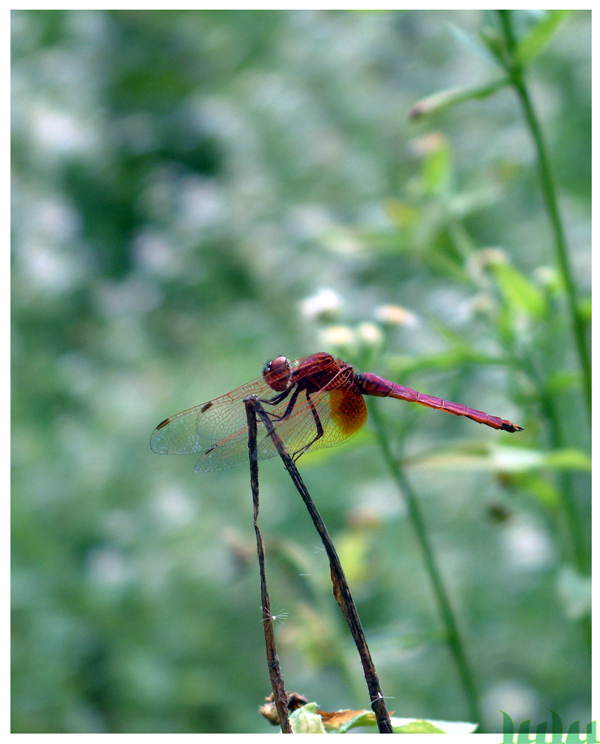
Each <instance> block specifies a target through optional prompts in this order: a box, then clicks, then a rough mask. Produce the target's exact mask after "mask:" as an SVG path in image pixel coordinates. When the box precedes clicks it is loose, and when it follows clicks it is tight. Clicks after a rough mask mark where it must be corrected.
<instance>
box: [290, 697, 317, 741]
mask: <svg viewBox="0 0 600 744" xmlns="http://www.w3.org/2000/svg"><path fill="white" fill-rule="evenodd" d="M290 724H291V726H292V731H293V732H294V733H295V734H325V733H326V731H325V729H324V728H323V721H322V719H321V716H320V715H319V714H318V713H317V704H316V703H307V704H306V705H303V706H302V707H301V708H298V709H297V710H295V711H294V712H293V713H292V714H291V715H290Z"/></svg>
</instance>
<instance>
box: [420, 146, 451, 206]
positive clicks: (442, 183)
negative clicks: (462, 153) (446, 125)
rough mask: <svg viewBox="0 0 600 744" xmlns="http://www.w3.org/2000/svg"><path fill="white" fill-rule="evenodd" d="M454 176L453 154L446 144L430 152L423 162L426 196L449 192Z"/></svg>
mask: <svg viewBox="0 0 600 744" xmlns="http://www.w3.org/2000/svg"><path fill="white" fill-rule="evenodd" d="M451 176H452V153H451V151H450V147H449V146H448V144H447V143H446V142H444V143H442V144H440V145H439V146H438V147H435V148H434V149H432V150H430V151H429V152H428V153H427V155H426V156H425V159H424V161H423V171H422V179H423V187H424V192H425V193H426V194H441V193H444V192H446V191H448V187H449V185H450V180H451Z"/></svg>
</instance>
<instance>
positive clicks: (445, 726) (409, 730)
mask: <svg viewBox="0 0 600 744" xmlns="http://www.w3.org/2000/svg"><path fill="white" fill-rule="evenodd" d="M391 720H392V728H393V729H394V733H396V734H472V733H474V731H475V730H476V729H477V727H478V725H479V724H477V723H469V722H467V721H426V720H422V719H418V718H415V719H411V718H395V717H392V719H391Z"/></svg>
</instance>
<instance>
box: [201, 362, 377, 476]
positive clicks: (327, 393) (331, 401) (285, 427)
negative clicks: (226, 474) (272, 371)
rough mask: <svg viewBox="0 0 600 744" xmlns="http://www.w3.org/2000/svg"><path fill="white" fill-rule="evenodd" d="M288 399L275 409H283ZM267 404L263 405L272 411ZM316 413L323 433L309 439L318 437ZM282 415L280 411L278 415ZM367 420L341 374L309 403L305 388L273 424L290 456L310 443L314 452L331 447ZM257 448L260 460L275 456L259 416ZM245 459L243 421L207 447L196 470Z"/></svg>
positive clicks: (356, 393)
mask: <svg viewBox="0 0 600 744" xmlns="http://www.w3.org/2000/svg"><path fill="white" fill-rule="evenodd" d="M288 402H289V399H287V400H285V401H283V403H281V404H279V406H277V407H276V408H277V409H278V412H280V411H284V410H285V405H286V404H287V403H288ZM270 408H271V407H270V406H265V410H266V411H267V412H268V413H272V411H271V410H270ZM315 413H316V416H317V417H318V419H319V422H320V424H321V427H322V429H323V436H321V437H320V438H319V439H317V440H316V441H314V442H312V440H314V439H315V437H316V436H317V423H316V419H315ZM280 415H281V414H280ZM366 420H367V407H366V404H365V401H364V398H363V397H362V395H361V394H360V392H359V391H358V389H357V388H356V387H355V386H354V385H353V384H348V380H347V379H346V378H345V377H344V375H343V373H342V374H341V375H340V379H339V380H337V381H334V383H333V384H330V385H328V386H327V388H325V389H323V390H320V391H319V392H317V393H311V394H310V402H309V399H308V397H307V395H306V392H305V391H302V392H301V393H300V395H299V397H298V400H297V401H296V403H295V405H294V408H293V411H292V412H291V414H290V415H289V416H288V417H287V418H285V419H282V420H279V421H278V420H273V426H274V428H275V430H276V431H277V433H278V434H279V436H280V437H281V439H282V441H283V443H284V445H285V448H286V449H287V451H288V453H289V454H290V455H295V454H297V453H298V452H301V451H302V449H303V448H304V447H306V445H308V444H309V443H310V442H312V444H311V445H310V447H309V449H308V451H309V452H313V451H315V450H317V449H321V448H322V447H334V446H335V445H338V444H341V443H342V442H343V441H345V440H346V439H349V438H350V437H351V436H353V435H354V434H356V432H357V431H358V430H359V429H360V428H361V427H362V426H363V425H364V423H365V422H366ZM257 449H258V459H259V460H269V459H271V458H273V457H277V456H278V452H277V449H276V447H275V445H274V444H273V440H272V439H271V437H270V436H269V434H268V433H267V432H266V429H265V426H264V424H263V423H262V421H261V420H260V419H259V420H258V422H257ZM245 462H248V426H247V422H246V418H245V410H244V424H243V426H241V427H240V428H239V429H238V431H236V432H234V433H233V434H231V435H230V436H228V437H225V438H223V439H221V440H220V441H218V442H216V443H214V444H213V445H212V446H211V447H209V448H207V450H206V451H205V453H204V454H203V455H202V457H200V459H199V460H198V462H197V463H196V466H195V470H197V471H208V470H219V469H222V468H229V467H233V466H234V465H239V464H242V463H245Z"/></svg>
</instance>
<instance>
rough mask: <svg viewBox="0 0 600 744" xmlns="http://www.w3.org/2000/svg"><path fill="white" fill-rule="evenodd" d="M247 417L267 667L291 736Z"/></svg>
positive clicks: (249, 412)
mask: <svg viewBox="0 0 600 744" xmlns="http://www.w3.org/2000/svg"><path fill="white" fill-rule="evenodd" d="M246 417H247V419H248V455H249V457H250V485H251V488H252V503H253V506H254V531H255V533H256V551H257V553H258V567H259V572H260V598H261V607H262V612H263V627H264V632H265V647H266V650H267V664H268V667H269V677H270V679H271V689H272V690H273V701H274V703H275V707H276V708H277V714H278V717H279V725H280V726H281V733H282V734H292V733H293V731H292V726H291V724H290V719H289V717H288V703H287V694H286V692H285V685H284V682H283V677H282V676H281V670H280V668H279V657H278V656H277V649H276V647H275V632H274V630H273V615H272V614H271V600H270V598H269V592H268V589H267V575H266V572H265V551H264V547H263V541H262V536H261V534H260V529H259V527H258V451H257V447H256V433H257V423H256V414H255V412H254V409H253V408H252V406H251V405H248V403H246Z"/></svg>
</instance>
